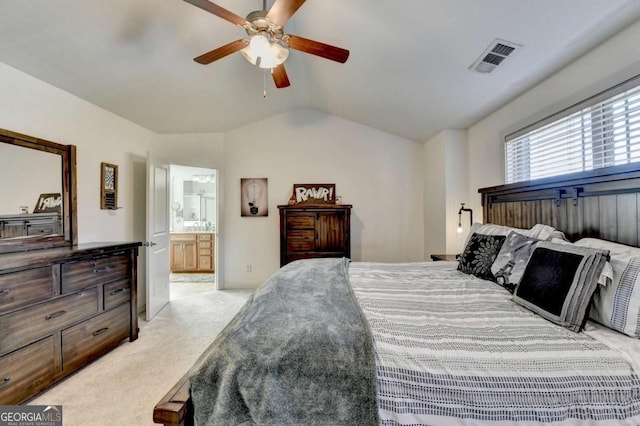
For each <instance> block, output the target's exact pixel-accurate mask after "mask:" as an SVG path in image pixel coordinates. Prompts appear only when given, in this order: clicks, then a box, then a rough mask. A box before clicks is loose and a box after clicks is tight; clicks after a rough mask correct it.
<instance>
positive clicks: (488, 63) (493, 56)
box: [469, 39, 522, 74]
mask: <svg viewBox="0 0 640 426" xmlns="http://www.w3.org/2000/svg"><path fill="white" fill-rule="evenodd" d="M519 47H522V46H520V45H519V44H516V43H512V42H510V41H504V40H500V39H495V40H494V41H493V42H491V44H490V45H489V47H488V48H487V49H486V50H485V51H484V52H482V55H480V57H479V58H478V59H477V60H476V61H475V62H474V63H473V64H472V65H471V66H470V67H469V69H470V70H471V71H475V72H479V73H483V74H488V73H490V72H492V71H493V70H494V69H496V67H497V66H498V65H500V64H501V63H502V61H504V60H505V59H506V58H507V56H509V55H511V54H512V53H513V52H514V51H515V50H516V49H517V48H519Z"/></svg>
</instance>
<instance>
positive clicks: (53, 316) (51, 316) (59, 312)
mask: <svg viewBox="0 0 640 426" xmlns="http://www.w3.org/2000/svg"><path fill="white" fill-rule="evenodd" d="M66 313H67V311H65V310H62V311H58V312H54V313H52V314H49V315H47V316H46V317H44V319H46V320H47V321H49V320H52V319H54V318H58V317H59V316H60V315H64V314H66Z"/></svg>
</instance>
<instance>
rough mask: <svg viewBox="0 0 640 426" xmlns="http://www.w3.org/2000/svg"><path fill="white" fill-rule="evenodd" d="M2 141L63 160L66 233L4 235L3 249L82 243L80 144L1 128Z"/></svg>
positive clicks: (14, 250)
mask: <svg viewBox="0 0 640 426" xmlns="http://www.w3.org/2000/svg"><path fill="white" fill-rule="evenodd" d="M0 143H8V144H11V145H16V146H21V147H24V148H29V149H35V150H37V151H43V152H49V153H51V154H56V155H59V156H60V160H61V163H62V176H60V180H61V181H62V207H63V210H62V212H63V217H62V220H63V226H62V227H63V230H64V232H63V234H62V235H48V236H42V237H26V238H10V239H6V240H1V239H0V253H9V252H16V251H26V250H36V249H44V248H54V247H70V246H75V245H77V244H78V219H77V209H78V201H77V195H76V194H77V188H76V147H75V145H62V144H59V143H56V142H51V141H48V140H45V139H40V138H35V137H33V136H28V135H23V134H20V133H15V132H12V131H9V130H5V129H0Z"/></svg>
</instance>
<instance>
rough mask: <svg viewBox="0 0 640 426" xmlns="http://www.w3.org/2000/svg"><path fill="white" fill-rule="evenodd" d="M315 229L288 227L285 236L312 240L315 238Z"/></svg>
mask: <svg viewBox="0 0 640 426" xmlns="http://www.w3.org/2000/svg"><path fill="white" fill-rule="evenodd" d="M315 236H316V231H314V230H313V229H289V230H288V231H287V238H289V239H296V240H313V239H315Z"/></svg>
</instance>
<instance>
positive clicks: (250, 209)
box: [240, 178, 269, 217]
mask: <svg viewBox="0 0 640 426" xmlns="http://www.w3.org/2000/svg"><path fill="white" fill-rule="evenodd" d="M240 214H241V216H246V217H251V216H254V217H259V216H269V197H268V193H267V178H242V179H240Z"/></svg>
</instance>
